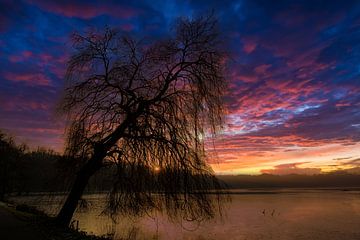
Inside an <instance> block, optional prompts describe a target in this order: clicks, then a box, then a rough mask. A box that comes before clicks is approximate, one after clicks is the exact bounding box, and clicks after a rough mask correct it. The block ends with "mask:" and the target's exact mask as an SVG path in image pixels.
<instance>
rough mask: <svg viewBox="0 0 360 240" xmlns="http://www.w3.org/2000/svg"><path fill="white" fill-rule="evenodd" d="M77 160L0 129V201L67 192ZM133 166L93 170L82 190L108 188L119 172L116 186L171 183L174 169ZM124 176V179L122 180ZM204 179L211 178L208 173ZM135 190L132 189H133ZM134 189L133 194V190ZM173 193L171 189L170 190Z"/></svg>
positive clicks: (154, 188) (139, 188) (144, 187)
mask: <svg viewBox="0 0 360 240" xmlns="http://www.w3.org/2000/svg"><path fill="white" fill-rule="evenodd" d="M78 162H79V161H78V160H77V159H75V158H69V157H65V156H63V155H61V154H59V153H57V152H55V151H53V150H51V149H44V148H38V149H36V150H30V148H29V147H28V146H27V145H25V144H16V143H15V141H14V139H13V138H12V137H9V136H7V135H6V134H4V133H2V132H0V200H4V199H5V198H6V197H7V196H8V195H9V194H12V195H27V194H30V193H41V192H44V193H45V192H46V193H50V192H58V193H61V192H67V191H68V190H69V188H70V186H71V184H72V182H73V181H74V180H75V176H76V174H77V172H78V171H79V169H80V168H81V165H79V166H78V165H76V163H78ZM133 167H134V166H131V165H126V166H125V165H124V166H123V167H122V168H119V167H116V166H114V165H111V166H110V165H109V166H108V167H104V168H103V169H102V170H101V171H99V172H97V173H96V174H95V175H94V176H93V177H92V178H91V180H90V182H89V184H88V186H87V188H86V192H103V191H109V190H111V188H112V186H113V184H114V178H113V176H114V175H117V174H119V170H120V169H121V171H122V174H121V175H122V177H123V178H124V182H126V184H121V185H120V184H118V185H117V187H120V188H129V189H132V188H134V185H136V189H137V191H145V190H151V191H154V192H161V189H158V186H159V182H160V181H161V182H162V184H168V185H169V187H171V184H174V183H173V182H172V181H167V180H168V179H169V178H170V176H173V174H174V173H173V172H172V171H174V170H170V169H168V170H166V169H162V170H161V171H160V170H156V171H154V169H149V168H147V167H145V166H144V167H143V168H139V167H138V166H136V167H137V169H136V171H134V170H133V169H131V168H133ZM135 173H136V174H139V175H142V176H143V177H142V179H144V181H141V182H139V181H135V180H134V179H138V178H134V176H133V174H135ZM182 174H188V175H189V177H191V178H192V179H193V181H191V182H196V180H197V178H199V177H200V176H196V175H191V173H190V172H187V173H186V172H184V173H182ZM125 179H126V181H125ZM208 181H215V179H213V178H212V177H211V176H209V179H208ZM191 182H188V183H187V182H182V183H181V184H180V185H178V186H177V187H178V188H179V187H180V189H178V190H177V192H181V191H186V189H185V188H187V187H189V186H188V184H190V183H191ZM135 192H136V191H135ZM135 192H134V193H135ZM174 194H175V192H174Z"/></svg>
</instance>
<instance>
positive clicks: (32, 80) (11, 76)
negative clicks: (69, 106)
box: [4, 72, 51, 86]
mask: <svg viewBox="0 0 360 240" xmlns="http://www.w3.org/2000/svg"><path fill="white" fill-rule="evenodd" d="M4 76H5V78H6V79H7V80H9V81H13V82H25V83H27V84H29V85H44V86H48V85H50V83H51V81H50V79H49V78H48V77H46V76H45V75H44V74H41V73H17V74H16V73H12V72H7V73H5V74H4Z"/></svg>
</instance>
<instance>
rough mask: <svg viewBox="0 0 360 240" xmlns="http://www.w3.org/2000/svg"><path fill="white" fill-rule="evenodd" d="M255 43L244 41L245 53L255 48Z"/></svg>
mask: <svg viewBox="0 0 360 240" xmlns="http://www.w3.org/2000/svg"><path fill="white" fill-rule="evenodd" d="M256 46H257V44H256V43H254V42H251V41H244V46H243V50H244V52H246V53H247V54H250V53H252V52H253V51H254V50H255V49H256Z"/></svg>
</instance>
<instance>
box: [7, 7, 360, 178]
mask: <svg viewBox="0 0 360 240" xmlns="http://www.w3.org/2000/svg"><path fill="white" fill-rule="evenodd" d="M212 9H215V10H216V12H215V15H216V16H217V17H218V19H219V24H220V26H221V27H222V31H223V32H224V35H225V36H226V39H225V41H226V42H227V43H228V44H229V49H228V51H229V55H230V56H229V60H228V62H227V65H228V69H227V72H226V77H227V79H228V81H229V85H230V87H229V91H228V94H227V96H226V99H225V102H226V104H227V107H228V110H227V115H226V117H225V126H224V128H223V130H222V132H221V133H220V134H219V136H218V138H217V139H216V141H215V147H216V149H215V150H213V149H212V148H211V147H209V161H210V162H211V166H212V167H213V169H214V171H215V172H216V173H218V174H262V173H269V174H292V173H298V174H319V173H324V172H332V171H339V170H345V171H349V172H353V173H360V142H359V140H360V3H359V2H356V1H341V2H340V1H326V2H325V3H324V2H322V1H305V2H304V1H302V4H298V3H297V1H288V2H287V3H282V4H275V3H274V2H273V1H253V0H249V1H246V0H244V1H227V2H226V3H222V2H221V1H215V0H213V1H206V2H205V1H204V2H202V1H166V3H163V2H162V1H144V2H141V3H140V2H138V1H134V2H133V3H131V1H123V2H122V3H121V1H106V4H105V2H104V1H94V0H92V1H77V2H76V3H73V1H61V2H60V1H45V0H44V1H43V0H24V1H19V2H18V3H15V2H14V1H7V0H5V1H1V3H0V32H1V35H0V49H1V53H2V54H1V55H0V61H1V64H2V67H1V69H0V129H2V130H4V131H5V132H6V133H9V134H10V135H12V136H14V137H15V139H16V140H17V141H18V142H24V143H26V144H28V145H29V146H31V147H33V148H35V147H37V146H41V147H46V148H52V149H55V150H56V151H58V152H62V151H63V148H64V126H65V123H64V120H63V119H59V117H58V115H57V110H56V105H57V103H58V101H59V99H60V97H61V94H62V87H63V85H64V74H65V69H66V62H67V59H68V57H69V55H70V54H71V47H72V46H71V43H70V36H71V33H73V32H81V33H83V32H86V31H87V30H88V29H90V28H98V29H102V28H103V27H104V26H107V25H108V26H111V27H116V28H118V29H120V30H121V31H122V32H124V33H126V34H131V35H134V36H136V37H138V38H139V39H140V38H146V37H151V38H155V39H160V38H162V37H166V35H167V34H169V31H170V29H171V24H170V23H171V22H173V20H174V19H176V18H177V17H182V16H189V17H190V16H192V15H197V14H201V13H204V12H209V11H211V10H212ZM154 169H155V170H156V171H160V168H158V167H156V168H154Z"/></svg>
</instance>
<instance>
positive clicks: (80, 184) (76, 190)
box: [56, 157, 102, 226]
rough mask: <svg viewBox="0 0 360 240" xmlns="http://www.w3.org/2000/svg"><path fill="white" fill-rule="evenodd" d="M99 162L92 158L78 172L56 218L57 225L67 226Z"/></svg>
mask: <svg viewBox="0 0 360 240" xmlns="http://www.w3.org/2000/svg"><path fill="white" fill-rule="evenodd" d="M101 162H102V158H100V159H99V158H95V157H93V158H91V159H90V160H89V161H88V162H87V163H86V164H85V165H84V166H83V167H82V169H81V170H80V171H79V173H78V174H77V176H76V179H75V182H74V184H73V186H72V188H71V191H70V193H69V195H68V197H67V199H66V201H65V203H64V205H63V207H62V208H61V210H60V212H59V213H58V215H57V217H56V222H57V223H58V224H60V225H63V226H69V224H70V221H71V218H72V216H73V214H74V212H75V210H76V207H77V205H78V201H79V200H80V198H81V196H82V194H83V192H84V190H85V187H86V185H87V184H88V181H89V179H90V177H91V176H92V175H94V173H95V172H97V171H98V170H99V169H100V168H101V166H102V164H101Z"/></svg>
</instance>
